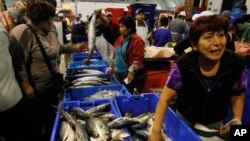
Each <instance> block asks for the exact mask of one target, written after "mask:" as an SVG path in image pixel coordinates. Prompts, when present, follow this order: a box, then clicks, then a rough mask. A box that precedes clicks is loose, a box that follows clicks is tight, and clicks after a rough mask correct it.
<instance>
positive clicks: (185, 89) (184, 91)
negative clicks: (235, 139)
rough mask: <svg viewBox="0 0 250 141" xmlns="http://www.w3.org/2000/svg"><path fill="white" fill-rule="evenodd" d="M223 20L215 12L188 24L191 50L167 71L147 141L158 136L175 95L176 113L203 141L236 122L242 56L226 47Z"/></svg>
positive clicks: (244, 76)
mask: <svg viewBox="0 0 250 141" xmlns="http://www.w3.org/2000/svg"><path fill="white" fill-rule="evenodd" d="M227 24H228V23H227V22H225V20H223V18H222V17H221V16H219V15H212V16H202V17H200V18H198V19H196V20H195V21H194V22H193V23H192V24H191V29H190V35H189V38H190V41H191V43H192V47H193V51H192V52H190V53H187V54H185V55H183V56H182V57H181V58H180V59H179V60H178V61H177V63H176V64H175V65H174V66H173V68H172V69H171V72H170V76H169V78H168V80H167V81H166V86H165V87H164V89H163V92H162V93H161V96H160V100H159V102H158V105H157V108H156V112H155V119H157V120H155V122H154V125H153V129H152V134H151V135H150V137H149V140H150V141H160V140H161V138H162V135H161V129H162V123H163V119H164V116H165V113H166V110H167V108H168V105H169V102H170V100H171V99H172V97H173V96H174V95H175V94H177V102H176V107H177V110H176V112H177V114H178V115H179V116H180V117H181V118H182V119H183V120H184V121H185V122H186V123H187V124H188V125H189V126H191V127H192V128H193V129H194V130H195V131H196V133H197V134H198V135H199V136H200V137H201V139H202V140H209V139H210V140H216V138H217V139H218V138H219V139H222V140H223V139H224V138H226V135H227V134H228V133H229V130H230V125H233V124H234V125H239V124H241V119H242V111H243V105H244V95H245V94H244V92H245V88H246V79H247V70H246V68H245V65H244V64H245V63H244V60H243V58H241V57H240V56H238V55H236V54H235V53H233V52H231V51H228V50H226V37H225V33H226V32H227ZM190 82H192V83H190ZM230 106H231V109H232V113H233V117H232V118H233V119H232V120H231V121H230V122H229V124H226V123H223V120H224V119H225V118H226V116H227V113H228V109H229V107H230ZM167 116H168V115H167ZM168 124H171V123H168ZM198 126H200V127H204V128H208V129H210V130H212V131H214V132H212V133H211V132H208V131H204V129H202V128H198Z"/></svg>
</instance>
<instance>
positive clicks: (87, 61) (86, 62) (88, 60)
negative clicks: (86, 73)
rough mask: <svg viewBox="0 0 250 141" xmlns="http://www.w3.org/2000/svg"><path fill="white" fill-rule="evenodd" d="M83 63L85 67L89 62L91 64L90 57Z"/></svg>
mask: <svg viewBox="0 0 250 141" xmlns="http://www.w3.org/2000/svg"><path fill="white" fill-rule="evenodd" d="M83 62H84V64H85V65H88V64H89V62H90V58H89V57H88V58H87V59H84V60H83Z"/></svg>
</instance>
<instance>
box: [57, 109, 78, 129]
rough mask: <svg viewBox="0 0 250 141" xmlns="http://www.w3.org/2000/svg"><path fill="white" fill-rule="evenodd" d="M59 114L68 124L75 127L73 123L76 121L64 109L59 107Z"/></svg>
mask: <svg viewBox="0 0 250 141" xmlns="http://www.w3.org/2000/svg"><path fill="white" fill-rule="evenodd" d="M60 112H61V115H62V117H63V119H65V120H66V121H67V122H68V123H69V124H70V126H71V127H72V128H73V129H75V125H76V121H75V119H74V118H73V117H72V116H71V115H70V114H69V113H68V112H66V111H64V110H63V109H62V108H61V109H60Z"/></svg>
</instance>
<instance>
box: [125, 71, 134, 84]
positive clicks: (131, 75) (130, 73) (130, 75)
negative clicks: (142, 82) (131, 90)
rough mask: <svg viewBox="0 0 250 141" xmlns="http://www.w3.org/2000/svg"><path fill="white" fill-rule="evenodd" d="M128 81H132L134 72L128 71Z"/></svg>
mask: <svg viewBox="0 0 250 141" xmlns="http://www.w3.org/2000/svg"><path fill="white" fill-rule="evenodd" d="M127 77H128V83H130V82H131V81H133V80H134V79H135V76H134V73H132V72H128V76H127Z"/></svg>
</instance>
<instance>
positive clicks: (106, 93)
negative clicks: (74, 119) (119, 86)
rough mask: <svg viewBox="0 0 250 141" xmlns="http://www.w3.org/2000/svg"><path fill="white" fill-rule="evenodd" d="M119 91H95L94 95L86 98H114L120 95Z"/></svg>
mask: <svg viewBox="0 0 250 141" xmlns="http://www.w3.org/2000/svg"><path fill="white" fill-rule="evenodd" d="M118 95H119V91H112V90H109V91H107V90H102V91H98V92H96V93H94V94H93V95H91V96H89V97H86V98H84V100H87V101H88V100H95V99H104V98H112V97H114V96H118Z"/></svg>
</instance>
